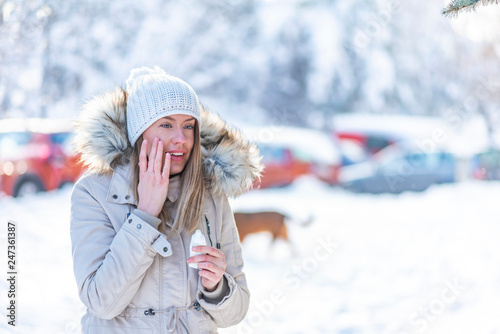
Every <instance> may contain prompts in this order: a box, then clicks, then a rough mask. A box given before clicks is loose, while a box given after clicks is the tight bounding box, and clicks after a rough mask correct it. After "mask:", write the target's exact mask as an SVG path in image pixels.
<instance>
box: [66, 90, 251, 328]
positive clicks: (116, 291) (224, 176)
mask: <svg viewBox="0 0 500 334" xmlns="http://www.w3.org/2000/svg"><path fill="white" fill-rule="evenodd" d="M125 111H126V94H125V93H124V92H123V91H121V90H117V91H115V92H111V93H106V94H104V95H102V96H98V97H96V98H94V99H93V100H92V101H90V102H89V103H87V104H86V106H85V107H84V108H83V110H82V112H81V114H80V117H79V121H78V123H77V135H76V137H75V144H76V149H77V151H78V152H80V153H81V154H82V159H83V160H84V161H85V163H86V164H88V165H89V172H87V173H86V174H85V175H84V176H83V177H82V178H81V179H80V180H79V181H78V182H77V183H76V184H75V186H74V189H73V193H72V197H71V228H70V232H71V241H72V252H73V265H74V273H75V277H76V282H77V285H78V289H79V291H78V292H79V295H80V299H81V300H82V302H83V303H84V304H85V306H86V307H87V312H86V314H85V315H84V316H83V318H82V321H81V324H82V331H83V333H89V334H94V333H106V334H108V333H109V334H113V333H134V334H143V333H150V334H160V333H171V332H173V333H215V332H217V328H218V327H228V326H232V325H235V324H237V323H238V322H240V321H241V320H242V319H243V318H244V317H245V314H246V312H247V309H248V304H249V291H248V288H247V283H246V278H245V274H244V273H243V271H242V270H243V259H242V255H241V247H240V244H239V238H238V232H237V230H236V227H235V223H234V218H233V214H232V211H231V208H230V206H229V204H228V200H227V197H228V196H237V195H239V194H241V193H242V192H243V191H245V190H247V189H248V188H249V187H250V186H251V184H252V182H253V180H254V179H255V178H256V177H258V175H259V173H260V171H261V165H260V159H259V156H258V150H257V149H256V147H255V146H254V145H252V144H250V143H249V142H248V141H247V140H246V139H245V138H243V136H242V135H241V134H240V133H239V132H238V131H236V130H234V129H230V128H229V127H228V126H227V125H226V124H225V123H224V122H223V121H222V120H221V119H220V118H219V117H218V116H215V115H213V114H211V113H209V112H207V111H205V110H203V112H202V121H201V124H202V125H201V137H202V141H201V144H202V159H203V174H204V178H205V186H206V191H205V198H204V201H203V207H202V209H201V210H202V215H201V219H200V221H199V222H198V228H199V229H200V230H201V231H202V232H203V234H204V235H205V238H206V240H207V242H208V243H209V245H212V246H213V247H219V248H220V250H221V251H222V252H223V253H224V254H225V259H226V263H227V267H226V272H225V274H224V276H223V279H222V280H221V282H220V283H219V285H218V286H217V288H216V290H215V291H213V292H208V291H206V290H205V289H204V288H203V286H202V285H201V283H200V278H199V275H198V270H197V269H193V268H190V267H189V266H188V264H187V263H186V260H187V258H189V257H190V255H189V245H190V240H191V236H192V234H191V233H188V232H187V231H183V232H181V233H180V234H178V235H169V232H170V229H171V224H172V221H167V222H161V221H160V219H158V218H156V217H152V216H151V215H149V214H147V213H145V212H143V211H140V210H138V209H137V208H136V205H137V200H136V199H135V198H134V196H133V193H132V190H131V188H130V183H131V181H130V180H131V168H130V164H129V159H130V155H131V152H132V148H131V147H130V144H129V143H128V140H127V133H126V118H125ZM181 191H182V189H181V188H180V179H179V177H178V176H177V177H174V178H172V179H171V180H170V184H169V191H168V196H167V202H166V205H167V208H168V210H169V212H170V213H171V214H172V215H173V214H174V213H175V208H176V204H177V199H178V197H179V193H180V192H181ZM172 218H174V217H172Z"/></svg>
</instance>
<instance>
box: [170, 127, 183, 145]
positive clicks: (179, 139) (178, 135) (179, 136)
mask: <svg viewBox="0 0 500 334" xmlns="http://www.w3.org/2000/svg"><path fill="white" fill-rule="evenodd" d="M172 142H173V143H174V144H182V143H184V142H186V136H185V135H184V132H183V131H182V129H178V130H176V131H175V134H174V137H173V138H172Z"/></svg>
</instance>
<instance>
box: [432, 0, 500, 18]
mask: <svg viewBox="0 0 500 334" xmlns="http://www.w3.org/2000/svg"><path fill="white" fill-rule="evenodd" d="M498 1H499V0H452V1H451V2H450V4H449V5H448V7H446V8H444V9H443V11H442V12H441V14H443V15H444V16H446V17H457V16H458V14H460V13H461V12H471V11H474V10H476V9H477V7H478V6H479V5H483V6H485V5H491V4H498Z"/></svg>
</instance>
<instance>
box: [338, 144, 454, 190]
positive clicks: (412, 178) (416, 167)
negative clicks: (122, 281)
mask: <svg viewBox="0 0 500 334" xmlns="http://www.w3.org/2000/svg"><path fill="white" fill-rule="evenodd" d="M456 164H457V161H456V159H455V157H454V155H453V154H451V153H449V152H444V151H439V152H430V153H427V152H422V151H418V150H413V149H409V148H408V147H405V145H400V144H394V145H391V146H390V147H387V148H386V149H384V150H382V151H381V152H379V154H377V155H375V156H374V160H372V161H369V162H365V163H361V164H356V165H352V166H347V167H344V168H342V169H341V172H340V182H341V185H342V186H343V187H344V188H346V189H348V190H351V191H355V192H366V193H372V194H380V193H395V194H399V193H401V192H403V191H424V190H426V189H427V188H429V186H431V185H432V184H439V183H450V182H455V180H456Z"/></svg>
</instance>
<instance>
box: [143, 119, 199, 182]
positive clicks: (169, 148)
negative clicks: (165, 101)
mask: <svg viewBox="0 0 500 334" xmlns="http://www.w3.org/2000/svg"><path fill="white" fill-rule="evenodd" d="M195 122H196V119H195V118H194V117H192V116H187V115H170V116H167V117H164V118H160V119H159V120H157V121H156V122H154V123H153V124H152V125H151V126H150V127H149V128H147V129H146V131H144V133H143V134H142V136H143V139H146V140H147V141H148V151H147V155H148V157H149V154H150V152H151V146H153V141H154V140H155V138H158V139H159V140H161V141H162V142H163V159H162V166H163V165H164V163H165V153H167V152H168V153H170V175H175V174H178V173H180V172H182V171H183V170H184V167H186V163H187V162H188V160H189V157H190V156H191V152H192V151H193V145H194V127H195Z"/></svg>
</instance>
